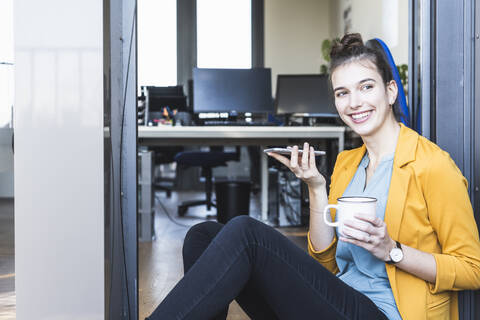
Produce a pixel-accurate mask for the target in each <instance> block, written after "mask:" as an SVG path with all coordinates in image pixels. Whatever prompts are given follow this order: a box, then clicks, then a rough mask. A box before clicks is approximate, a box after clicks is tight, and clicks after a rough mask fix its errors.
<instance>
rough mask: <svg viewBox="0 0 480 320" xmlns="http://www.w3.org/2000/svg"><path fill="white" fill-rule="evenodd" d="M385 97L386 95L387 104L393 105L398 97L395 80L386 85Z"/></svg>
mask: <svg viewBox="0 0 480 320" xmlns="http://www.w3.org/2000/svg"><path fill="white" fill-rule="evenodd" d="M387 95H388V104H389V105H392V104H394V103H395V100H396V99H397V96H398V86H397V82H395V80H390V82H388V83H387Z"/></svg>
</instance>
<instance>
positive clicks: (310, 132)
mask: <svg viewBox="0 0 480 320" xmlns="http://www.w3.org/2000/svg"><path fill="white" fill-rule="evenodd" d="M344 132H345V127H342V126H319V127H303V126H298V127H273V126H265V127H254V126H245V127H242V126H231V127H230V126H218V127H217V126H175V127H172V126H155V127H146V126H139V127H138V137H139V138H143V139H148V138H163V139H168V138H192V139H205V138H208V139H212V138H213V139H215V138H220V139H221V138H240V139H245V138H247V139H248V138H264V139H269V138H273V139H275V138H276V139H278V138H330V137H331V138H334V137H338V136H339V135H340V134H343V133H344Z"/></svg>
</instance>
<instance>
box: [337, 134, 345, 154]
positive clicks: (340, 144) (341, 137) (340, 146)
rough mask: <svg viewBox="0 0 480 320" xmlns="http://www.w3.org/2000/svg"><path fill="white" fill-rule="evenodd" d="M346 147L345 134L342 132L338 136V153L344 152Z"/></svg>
mask: <svg viewBox="0 0 480 320" xmlns="http://www.w3.org/2000/svg"><path fill="white" fill-rule="evenodd" d="M344 148H345V134H344V133H343V132H341V133H340V134H339V136H338V153H340V152H342V151H343V149H344Z"/></svg>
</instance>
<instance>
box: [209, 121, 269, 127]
mask: <svg viewBox="0 0 480 320" xmlns="http://www.w3.org/2000/svg"><path fill="white" fill-rule="evenodd" d="M203 125H204V126H229V127H266V126H270V127H272V126H277V124H276V123H273V122H267V121H249V122H247V121H228V120H226V121H221V120H206V121H204V122H203Z"/></svg>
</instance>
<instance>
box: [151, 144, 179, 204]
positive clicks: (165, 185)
mask: <svg viewBox="0 0 480 320" xmlns="http://www.w3.org/2000/svg"><path fill="white" fill-rule="evenodd" d="M183 149H184V148H183V147H150V148H149V150H151V151H153V154H154V156H153V164H154V166H155V167H156V166H159V165H162V164H168V163H173V162H175V155H177V154H178V153H179V152H182V151H183ZM174 184H175V178H170V177H163V176H161V175H156V174H155V175H154V179H153V189H154V191H165V192H166V194H167V198H170V197H171V196H172V191H173V187H174Z"/></svg>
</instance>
